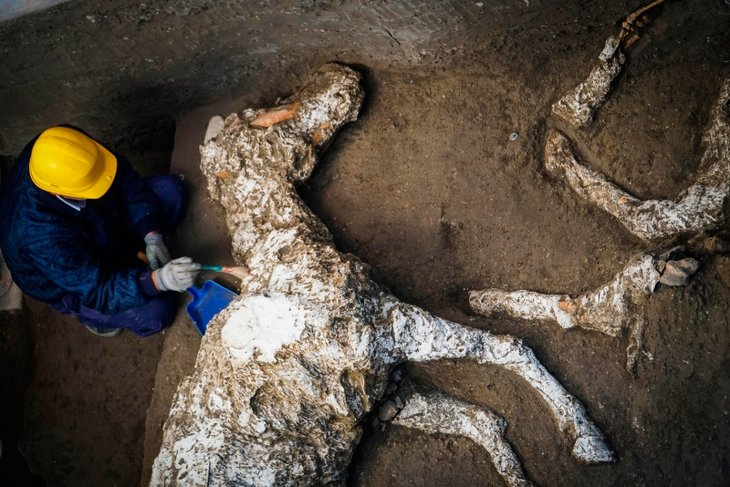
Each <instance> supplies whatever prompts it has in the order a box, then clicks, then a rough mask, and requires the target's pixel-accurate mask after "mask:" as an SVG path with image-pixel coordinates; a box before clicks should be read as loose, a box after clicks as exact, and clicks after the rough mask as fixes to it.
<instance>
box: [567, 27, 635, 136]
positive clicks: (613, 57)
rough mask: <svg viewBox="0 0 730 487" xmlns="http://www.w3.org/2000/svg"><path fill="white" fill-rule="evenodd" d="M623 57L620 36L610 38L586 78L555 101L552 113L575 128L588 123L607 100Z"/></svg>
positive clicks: (622, 62) (619, 70)
mask: <svg viewBox="0 0 730 487" xmlns="http://www.w3.org/2000/svg"><path fill="white" fill-rule="evenodd" d="M625 59H626V58H625V56H624V55H623V53H622V52H621V41H620V40H619V37H618V36H611V37H609V38H608V39H607V40H606V45H605V46H604V47H603V50H602V51H601V54H600V55H599V56H598V64H596V66H594V68H593V69H592V70H591V72H590V74H589V75H588V78H586V79H585V80H584V81H582V82H581V83H580V84H579V85H578V86H576V87H575V88H573V89H572V90H570V91H569V92H568V93H567V94H566V95H565V96H563V97H562V98H561V99H560V100H558V101H557V102H556V103H555V104H554V105H553V113H554V114H555V115H558V116H559V117H561V118H563V119H564V120H566V121H567V122H568V123H570V124H571V125H572V126H573V127H576V128H578V127H582V126H584V125H588V124H589V123H591V121H592V120H593V114H594V113H595V111H596V110H598V109H599V108H600V107H601V105H603V102H604V101H605V100H606V95H608V92H609V91H610V90H611V83H613V80H614V79H616V76H618V74H619V73H620V72H621V67H622V66H623V64H624V60H625Z"/></svg>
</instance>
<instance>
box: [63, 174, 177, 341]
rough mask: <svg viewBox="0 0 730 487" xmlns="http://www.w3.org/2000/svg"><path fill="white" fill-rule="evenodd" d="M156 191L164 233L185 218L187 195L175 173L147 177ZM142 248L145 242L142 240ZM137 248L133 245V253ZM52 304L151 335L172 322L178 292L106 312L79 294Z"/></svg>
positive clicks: (98, 323) (88, 319)
mask: <svg viewBox="0 0 730 487" xmlns="http://www.w3.org/2000/svg"><path fill="white" fill-rule="evenodd" d="M145 182H146V183H147V185H148V187H149V188H150V189H151V190H152V192H153V193H154V194H155V196H156V199H157V202H158V204H159V209H160V213H159V214H160V215H161V217H162V218H161V222H160V224H161V226H162V228H161V229H160V230H161V231H162V232H163V233H165V232H170V231H172V230H173V229H174V228H175V227H176V226H177V225H178V224H179V223H180V221H181V220H182V217H183V213H184V206H185V195H184V192H183V187H182V181H180V178H178V177H177V176H174V175H164V176H154V177H151V178H147V179H145ZM139 245H140V247H142V248H143V244H142V243H140V244H139ZM137 250H141V249H137V248H130V255H134V254H135V253H136V251H137ZM52 306H53V307H54V308H56V309H57V310H58V311H60V312H62V313H64V314H70V315H74V316H76V318H78V320H79V321H80V322H81V323H83V324H85V325H91V326H95V327H98V328H127V329H129V330H131V331H133V332H134V333H136V334H137V335H140V336H149V335H153V334H155V333H157V332H159V331H161V330H162V329H164V328H166V327H168V326H170V324H171V323H172V321H173V320H174V319H175V312H176V308H177V299H176V293H173V292H165V293H161V294H159V295H158V296H156V297H154V298H152V299H151V300H150V301H148V302H147V303H146V304H144V305H142V306H138V307H136V308H131V309H128V310H126V311H122V312H121V313H116V314H113V315H107V314H104V313H101V312H100V311H97V310H95V309H92V308H88V307H86V306H84V304H83V303H81V302H80V300H79V297H78V296H76V295H72V294H69V295H66V296H64V297H63V298H61V300H60V301H58V302H56V303H52Z"/></svg>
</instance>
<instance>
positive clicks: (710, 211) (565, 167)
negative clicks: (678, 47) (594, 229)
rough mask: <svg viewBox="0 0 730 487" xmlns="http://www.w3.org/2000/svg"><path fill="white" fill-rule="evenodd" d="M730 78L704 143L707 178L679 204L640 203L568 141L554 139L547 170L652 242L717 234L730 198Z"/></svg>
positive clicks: (559, 137) (547, 148) (547, 156)
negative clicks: (706, 232) (586, 161)
mask: <svg viewBox="0 0 730 487" xmlns="http://www.w3.org/2000/svg"><path fill="white" fill-rule="evenodd" d="M729 104H730V79H727V80H725V82H724V83H723V84H722V87H721V89H720V95H719V97H718V100H717V102H716V103H715V105H714V107H713V109H712V111H711V113H710V123H709V127H708V129H707V131H706V132H705V134H704V136H703V138H702V145H703V149H704V152H703V155H702V160H701V163H700V167H701V168H702V173H701V175H700V176H699V177H698V178H697V181H696V182H695V183H694V184H693V185H691V186H690V187H688V188H687V189H685V190H684V191H682V192H681V193H680V194H679V195H678V196H677V198H675V199H674V200H645V201H644V200H640V199H638V198H636V197H634V196H632V195H631V194H629V193H627V192H626V191H624V190H622V189H621V188H619V187H618V186H617V185H616V184H614V183H612V182H610V181H609V180H608V179H607V178H606V176H604V175H603V174H600V173H598V172H596V171H594V170H592V169H590V168H588V167H586V166H585V165H583V164H581V163H580V162H579V161H578V159H577V158H576V156H575V155H574V153H573V150H572V149H571V147H570V142H569V141H568V139H567V138H566V137H565V136H564V135H563V134H561V133H560V132H557V131H552V132H551V133H549V134H548V137H547V142H546V144H545V168H546V169H547V170H548V172H550V174H552V175H553V176H554V177H556V178H559V179H562V180H564V181H565V182H566V183H567V184H568V186H569V187H570V188H571V189H572V190H573V191H575V192H576V193H577V194H578V195H579V196H580V197H582V198H585V199H586V200H588V201H590V202H591V203H592V204H594V205H596V206H598V207H600V208H602V209H604V210H605V211H607V212H608V213H610V214H611V215H613V216H614V217H615V218H617V219H618V220H619V221H620V222H621V223H622V224H623V225H624V226H625V227H626V228H627V229H628V230H629V231H630V232H631V233H633V234H634V235H636V236H637V237H639V238H641V239H643V240H645V241H648V242H660V241H663V240H667V239H671V238H675V237H679V236H687V235H693V234H697V233H700V232H702V231H704V230H713V229H715V228H717V227H718V226H720V225H721V224H722V223H723V222H724V219H725V215H724V213H723V206H724V203H725V200H726V199H727V196H728V193H730V121H729V119H730V106H729Z"/></svg>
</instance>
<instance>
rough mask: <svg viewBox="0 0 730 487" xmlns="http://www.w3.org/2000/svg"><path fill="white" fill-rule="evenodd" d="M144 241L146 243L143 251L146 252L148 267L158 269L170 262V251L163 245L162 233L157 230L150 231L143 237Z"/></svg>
mask: <svg viewBox="0 0 730 487" xmlns="http://www.w3.org/2000/svg"><path fill="white" fill-rule="evenodd" d="M144 243H145V244H147V247H146V248H145V250H144V253H145V254H147V262H148V263H149V265H150V269H152V270H155V269H159V268H160V267H162V266H163V265H165V264H167V263H168V262H170V252H169V251H168V250H167V247H166V246H165V241H164V240H163V239H162V234H160V233H159V232H150V233H148V234H147V236H146V237H145V238H144Z"/></svg>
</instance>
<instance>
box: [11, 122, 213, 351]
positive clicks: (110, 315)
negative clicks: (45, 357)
mask: <svg viewBox="0 0 730 487" xmlns="http://www.w3.org/2000/svg"><path fill="white" fill-rule="evenodd" d="M3 183H4V185H3V188H2V193H1V194H0V228H1V229H2V231H1V232H0V247H2V251H3V254H4V256H5V260H6V262H7V265H8V267H9V268H10V271H11V272H12V275H13V279H14V280H15V282H16V283H17V284H18V286H19V287H20V288H21V289H22V290H23V291H24V292H25V293H26V294H28V295H29V296H32V297H34V298H36V299H38V300H40V301H44V302H46V303H49V304H51V306H53V307H54V308H56V309H57V310H59V311H61V312H63V313H66V314H72V315H75V316H77V317H78V319H79V321H81V323H83V324H85V325H87V328H89V329H90V330H91V331H92V332H94V333H97V334H101V335H103V336H114V335H116V334H117V333H118V332H119V331H120V329H121V328H128V329H130V330H132V331H133V332H135V333H136V334H138V335H141V336H147V335H151V334H154V333H157V332H159V331H160V330H162V329H163V328H165V327H166V326H169V324H170V323H172V320H173V319H174V317H175V308H176V300H175V299H174V295H172V293H169V292H166V291H178V292H182V291H185V289H187V288H188V287H190V286H191V285H192V284H193V281H194V279H195V277H196V275H197V273H198V271H199V269H200V266H199V265H198V264H196V263H194V262H193V261H192V259H190V258H189V257H181V258H178V259H175V260H172V261H171V260H170V255H169V252H168V250H167V247H166V245H165V242H164V239H163V237H162V232H166V231H170V230H171V229H172V228H174V226H175V225H177V223H179V222H180V220H181V219H182V213H183V191H182V183H181V181H180V179H179V178H178V177H177V176H173V175H167V176H156V177H152V178H148V179H142V178H141V177H140V176H139V175H138V174H137V173H136V172H135V171H134V169H133V168H132V166H131V165H130V163H129V161H127V159H126V158H124V157H122V156H120V155H118V154H113V153H112V152H110V151H109V150H108V149H106V148H105V147H104V146H103V145H101V144H100V143H98V142H97V141H95V140H94V139H92V138H91V137H89V136H88V135H87V134H86V133H84V132H83V131H81V130H79V129H76V128H73V127H69V126H59V127H51V128H49V129H47V130H45V131H43V132H42V133H41V134H40V135H39V136H37V137H36V138H35V139H33V140H32V141H31V142H30V143H29V144H28V145H27V146H26V147H25V149H23V152H22V153H21V155H20V157H19V158H18V160H17V162H16V164H15V166H14V167H13V168H12V170H11V173H10V176H9V178H7V180H5V181H3ZM143 249H144V251H145V254H146V256H147V260H148V262H149V267H150V268H149V269H148V268H147V266H146V265H145V264H144V263H142V262H141V261H140V260H139V258H138V257H137V254H138V253H139V252H140V251H142V250H143Z"/></svg>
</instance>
